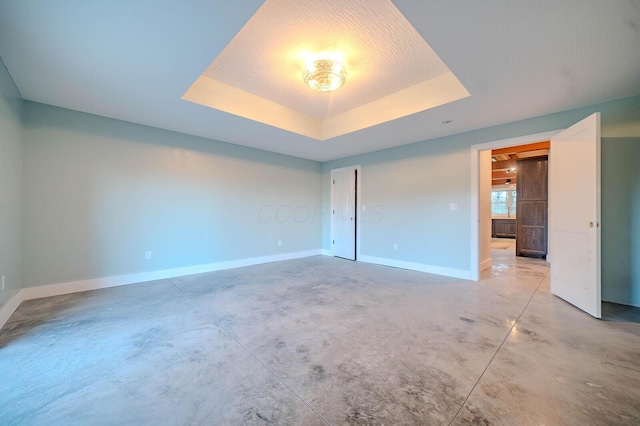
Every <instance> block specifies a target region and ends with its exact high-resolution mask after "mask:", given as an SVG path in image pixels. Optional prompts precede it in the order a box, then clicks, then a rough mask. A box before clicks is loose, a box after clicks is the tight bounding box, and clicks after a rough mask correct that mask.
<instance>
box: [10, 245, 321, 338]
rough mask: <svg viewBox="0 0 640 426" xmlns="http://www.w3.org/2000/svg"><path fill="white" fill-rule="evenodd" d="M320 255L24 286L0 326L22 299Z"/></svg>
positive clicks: (313, 252)
mask: <svg viewBox="0 0 640 426" xmlns="http://www.w3.org/2000/svg"><path fill="white" fill-rule="evenodd" d="M322 254H323V251H322V250H320V249H318V250H307V251H298V252H291V253H283V254H276V255H272V256H262V257H252V258H247V259H238V260H229V261H225V262H216V263H208V264H204V265H196V266H186V267H184V268H173V269H164V270H160V271H150V272H140V273H136V274H128V275H118V276H112V277H103V278H92V279H88V280H80V281H71V282H66V283H56V284H47V285H42V286H36V287H25V288H23V289H21V290H20V291H18V293H17V294H16V295H15V296H13V297H12V298H11V299H9V301H8V302H7V303H5V304H4V305H3V306H2V307H0V327H2V326H3V325H4V324H5V323H6V322H7V320H8V319H9V317H11V315H12V314H13V313H14V312H15V311H16V309H17V308H18V306H20V303H22V302H23V301H25V300H31V299H40V298H43V297H50V296H59V295H62V294H70V293H78V292H81V291H89V290H98V289H101V288H108V287H117V286H121V285H129V284H136V283H142V282H147V281H154V280H162V279H167V278H175V277H181V276H184V275H192V274H201V273H204V272H214V271H221V270H223V269H232V268H240V267H243V266H252V265H260V264H263V263H271V262H279V261H282V260H292V259H300V258H303V257H310V256H319V255H322Z"/></svg>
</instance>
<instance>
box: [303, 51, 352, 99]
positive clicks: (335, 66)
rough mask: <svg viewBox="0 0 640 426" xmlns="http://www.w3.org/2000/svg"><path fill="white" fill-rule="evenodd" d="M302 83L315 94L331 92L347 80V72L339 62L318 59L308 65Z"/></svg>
mask: <svg viewBox="0 0 640 426" xmlns="http://www.w3.org/2000/svg"><path fill="white" fill-rule="evenodd" d="M303 77H304V82H305V83H306V84H307V86H309V87H310V88H311V89H313V90H315V91H317V92H333V91H334V90H337V89H339V88H340V87H342V85H343V84H344V82H345V81H346V80H347V70H345V68H344V66H343V65H342V64H341V63H340V62H336V61H332V60H330V59H319V60H317V61H313V62H312V63H311V64H310V65H308V66H307V67H306V69H305V71H304V74H303Z"/></svg>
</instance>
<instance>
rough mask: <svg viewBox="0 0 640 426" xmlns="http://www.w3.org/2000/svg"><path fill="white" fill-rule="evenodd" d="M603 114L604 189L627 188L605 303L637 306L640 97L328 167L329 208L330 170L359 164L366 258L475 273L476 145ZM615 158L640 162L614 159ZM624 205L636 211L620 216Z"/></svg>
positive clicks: (612, 230) (620, 200) (615, 221)
mask: <svg viewBox="0 0 640 426" xmlns="http://www.w3.org/2000/svg"><path fill="white" fill-rule="evenodd" d="M596 111H600V112H602V136H603V140H602V152H603V171H602V173H603V190H605V191H606V192H608V191H609V190H610V189H611V188H612V187H613V186H615V183H614V182H617V181H619V180H621V179H622V180H625V182H626V183H625V184H624V187H623V188H622V187H621V188H620V189H619V191H620V192H619V193H618V196H617V197H616V200H615V202H616V203H614V205H611V204H607V195H606V194H605V195H603V201H604V202H603V217H602V226H603V228H602V230H603V231H602V232H603V265H602V270H603V298H604V299H605V300H611V301H615V302H618V303H627V304H632V303H633V304H638V300H639V299H638V297H639V296H638V295H640V266H638V265H640V225H639V222H638V220H639V219H638V217H640V214H639V212H640V210H638V208H639V206H640V195H638V192H639V189H638V188H639V184H638V180H637V176H638V175H637V171H636V170H637V169H638V166H637V164H638V162H639V161H640V157H638V156H637V143H638V137H640V97H634V98H628V99H623V100H619V101H614V102H608V103H604V104H599V105H593V106H589V107H585V108H580V109H576V110H571V111H565V112H560V113H556V114H551V115H547V116H543V117H537V118H533V119H529V120H524V121H519V122H515V123H509V124H504V125H500V126H495V127H490V128H486V129H481V130H476V131H473V132H468V133H462V134H458V135H453V136H448V137H444V138H439V139H433V140H429V141H424V142H418V143H415V144H411V145H405V146H402V147H398V148H392V149H387V150H383V151H377V152H373V153H369V154H364V155H358V156H355V157H350V158H345V159H341V160H335V161H330V162H326V163H324V164H323V166H322V169H323V178H322V179H323V202H324V204H325V205H326V206H329V205H330V186H329V181H330V179H329V176H330V171H331V169H334V168H338V167H345V166H349V165H355V164H360V165H361V166H362V172H361V178H362V194H361V203H362V204H363V205H365V206H366V208H367V211H366V212H365V213H363V215H362V220H363V222H362V223H361V248H360V249H361V254H362V255H365V256H375V257H381V258H386V259H391V260H396V261H406V262H415V263H422V264H425V265H430V266H437V267H444V268H453V269H458V270H464V271H468V270H469V269H470V260H469V259H470V254H471V253H470V250H471V247H470V243H469V237H470V235H469V232H470V206H469V203H470V197H471V195H470V194H471V176H470V170H469V168H470V162H471V159H470V149H469V148H470V146H471V145H474V144H480V143H484V142H491V141H496V140H501V139H507V138H512V137H517V136H525V135H530V134H535V133H540V132H545V131H551V130H557V129H562V128H566V127H568V126H570V125H572V124H574V123H576V122H577V121H579V120H581V119H583V118H585V117H587V116H588V115H590V114H592V113H593V112H596ZM620 138H626V139H624V140H621V139H620ZM616 153H617V154H616ZM616 155H617V156H621V157H625V158H627V159H628V158H634V160H635V161H631V160H628V161H627V162H625V163H622V164H621V163H620V162H617V161H615V160H611V161H609V159H611V158H613V157H615V156H616ZM630 156H631V157H630ZM632 182H633V183H632ZM450 203H457V204H458V210H457V211H450V210H449V204H450ZM618 205H622V206H623V207H625V208H627V209H633V210H629V211H628V214H620V213H619V211H618V210H619V207H618ZM617 234H624V235H627V237H628V240H627V243H626V244H627V245H628V246H629V247H630V248H632V250H629V251H626V252H624V253H623V252H622V251H624V250H626V249H624V248H622V247H621V246H620V245H618V244H617V243H613V242H612V239H614V240H617V237H613V236H614V235H617ZM329 239H330V223H329V217H328V216H327V217H325V220H324V222H323V234H322V246H323V249H325V250H329V249H330V245H329ZM393 244H398V251H393ZM618 256H622V257H623V259H622V260H620V259H619V258H618ZM614 259H615V260H614Z"/></svg>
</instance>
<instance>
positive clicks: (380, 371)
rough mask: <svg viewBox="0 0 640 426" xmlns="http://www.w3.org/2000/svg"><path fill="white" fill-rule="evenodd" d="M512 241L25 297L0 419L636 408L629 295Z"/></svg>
mask: <svg viewBox="0 0 640 426" xmlns="http://www.w3.org/2000/svg"><path fill="white" fill-rule="evenodd" d="M512 251H513V249H511V250H493V252H492V255H493V257H494V266H493V268H492V269H491V270H490V271H487V272H485V273H484V275H483V280H482V281H480V282H478V283H476V282H470V281H464V280H459V279H453V278H446V277H441V276H437V275H430V274H424V273H419V272H412V271H406V270H400V269H394V268H387V267H382V266H377V265H370V264H365V263H359V262H350V261H346V260H341V259H337V258H331V257H322V256H318V257H312V258H306V259H299V260H293V261H286V262H277V263H271V264H266V265H259V266H252V267H246V268H239V269H233V270H226V271H220V272H215V273H208V274H201V275H193V276H186V277H181V278H176V279H171V280H161V281H154V282H148V283H141V284H135V285H129V286H123V287H116V288H110V289H103V290H97V291H91V292H85V293H77V294H72V295H65V296H57V297H51V298H47V299H39V300H33V301H28V302H25V303H23V304H22V305H21V306H20V308H19V309H18V310H17V311H16V313H15V314H14V315H13V316H12V317H11V319H10V320H9V322H8V323H7V324H6V325H5V326H4V328H3V329H2V330H1V331H0V401H1V403H0V424H2V425H14V424H15V425H18V424H19V425H23V424H24V425H32V424H33V425H45V424H46V425H94V424H97V425H102V424H103V425H113V424H118V425H121V424H153V425H160V424H162V425H165V424H166V425H183V424H189V425H191V424H203V425H211V424H216V425H217V424H220V425H226V424H228V425H236V424H249V425H275V424H280V425H322V424H335V425H360V424H362V425H365V424H371V425H400V424H403V425H412V424H416V425H450V424H453V425H463V424H474V425H547V426H549V425H587V424H588V425H625V424H626V425H638V424H640V313H639V311H640V310H638V309H635V308H623V307H620V306H617V305H606V306H605V313H606V317H605V319H604V320H596V319H593V318H591V317H589V316H588V315H586V314H584V313H582V312H580V311H579V310H577V309H575V308H574V307H572V306H571V305H569V304H567V303H566V302H564V301H562V300H560V299H558V298H557V297H555V296H553V295H551V294H550V293H549V282H548V278H547V272H548V268H547V264H546V263H544V262H543V261H540V260H535V259H517V260H516V259H515V258H514V256H513V252H512Z"/></svg>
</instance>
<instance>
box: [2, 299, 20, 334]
mask: <svg viewBox="0 0 640 426" xmlns="http://www.w3.org/2000/svg"><path fill="white" fill-rule="evenodd" d="M23 296H24V294H23V292H22V290H18V292H17V293H16V294H14V295H13V297H12V298H11V299H9V300H7V302H5V304H4V305H2V306H0V328H2V327H4V325H5V324H6V323H7V321H9V318H11V315H13V313H14V312H15V311H16V309H18V306H20V304H21V303H22V302H24V297H23Z"/></svg>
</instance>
